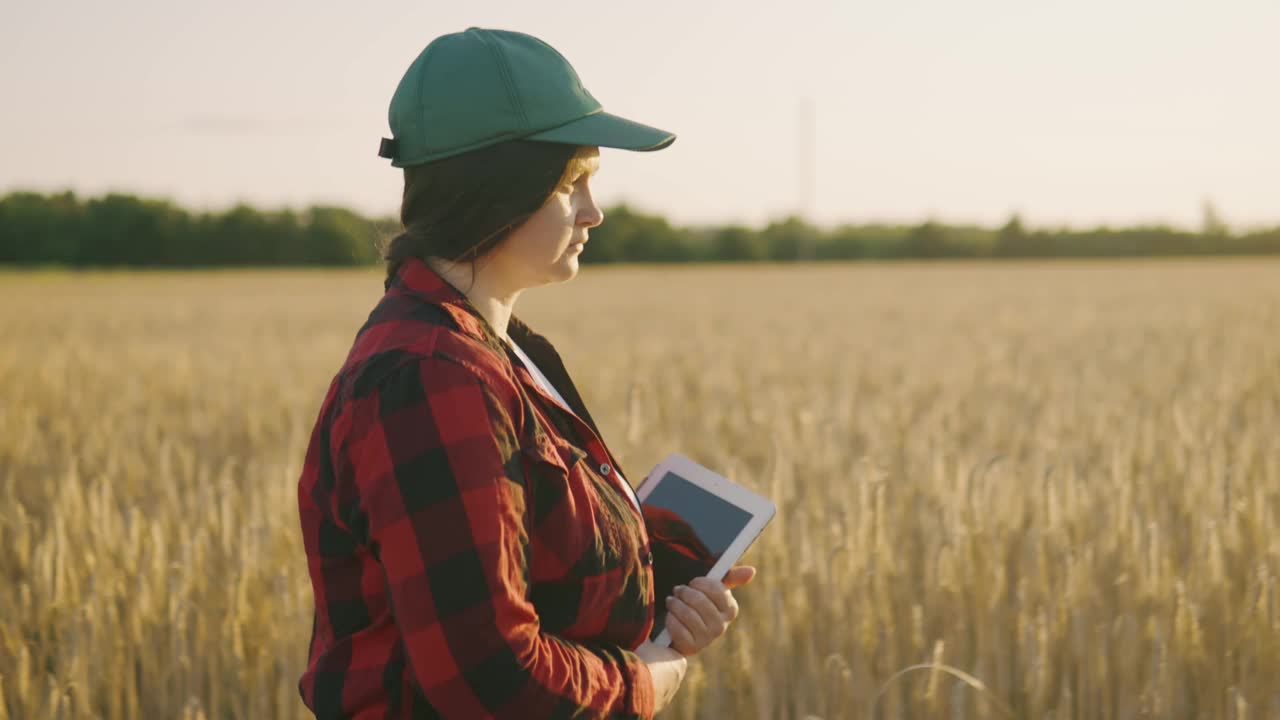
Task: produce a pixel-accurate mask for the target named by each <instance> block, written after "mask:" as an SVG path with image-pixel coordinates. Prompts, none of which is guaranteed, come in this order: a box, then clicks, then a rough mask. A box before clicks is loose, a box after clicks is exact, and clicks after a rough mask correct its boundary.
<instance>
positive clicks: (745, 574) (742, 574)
mask: <svg viewBox="0 0 1280 720" xmlns="http://www.w3.org/2000/svg"><path fill="white" fill-rule="evenodd" d="M755 576H756V569H755V567H754V566H752V565H735V566H734V567H731V568H729V572H727V573H725V574H724V586H725V587H727V588H729V589H730V590H732V589H734V588H740V587H742V586H743V585H746V584H747V583H749V582H751V580H752V579H753V578H754V577H755Z"/></svg>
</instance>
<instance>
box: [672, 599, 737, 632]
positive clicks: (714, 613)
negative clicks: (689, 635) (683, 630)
mask: <svg viewBox="0 0 1280 720" xmlns="http://www.w3.org/2000/svg"><path fill="white" fill-rule="evenodd" d="M726 592H727V591H726ZM675 594H676V597H677V598H678V599H680V600H682V601H683V602H684V604H685V605H688V606H689V608H691V609H692V610H693V611H694V612H695V613H697V615H698V620H699V621H701V629H704V630H706V634H707V642H710V641H711V640H714V639H715V638H717V637H719V636H720V635H721V634H723V633H724V631H725V628H726V627H728V625H729V621H728V620H727V619H726V618H725V616H724V615H723V614H722V613H721V612H720V608H719V606H717V605H716V603H715V601H713V600H712V599H711V598H710V597H708V596H707V594H706V592H705V591H703V590H701V589H699V588H696V587H680V586H677V588H676V590H675ZM682 619H683V618H682ZM685 624H686V625H688V624H689V623H688V622H686V623H685ZM690 629H691V630H693V631H694V633H695V634H697V633H698V631H699V628H698V627H690Z"/></svg>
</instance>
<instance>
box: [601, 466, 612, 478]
mask: <svg viewBox="0 0 1280 720" xmlns="http://www.w3.org/2000/svg"><path fill="white" fill-rule="evenodd" d="M611 472H613V468H611V467H609V463H601V464H600V474H601V475H605V476H608V475H609V473H611Z"/></svg>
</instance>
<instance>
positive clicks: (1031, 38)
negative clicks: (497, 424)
mask: <svg viewBox="0 0 1280 720" xmlns="http://www.w3.org/2000/svg"><path fill="white" fill-rule="evenodd" d="M473 25H475V26H480V27H491V28H502V29H509V30H519V31H522V32H527V33H530V34H533V35H536V36H538V37H540V38H542V39H543V40H546V41H547V42H548V43H550V44H551V45H552V46H554V47H555V48H557V49H558V50H560V51H561V53H562V54H564V55H565V56H566V57H567V58H568V59H569V61H570V62H571V63H572V64H573V65H574V67H575V68H576V69H577V71H578V74H579V75H580V76H581V77H582V80H583V82H584V84H585V85H586V87H587V88H588V89H589V90H590V91H591V92H592V94H594V95H595V96H596V98H597V99H599V100H600V101H601V102H602V103H603V104H604V107H605V109H606V110H608V111H610V112H613V113H616V114H620V115H623V116H624V117H629V118H631V119H634V120H638V121H640V122H645V123H648V124H651V125H656V126H658V127H661V128H664V129H667V130H671V131H673V132H675V133H676V134H677V135H678V136H679V138H678V139H677V140H676V142H675V144H674V145H672V146H671V147H670V148H668V149H667V150H663V151H661V152H657V153H630V152H626V151H622V150H605V151H604V154H603V158H602V167H601V172H600V174H599V175H598V176H597V178H596V180H595V181H594V183H593V185H594V187H595V189H596V194H597V196H598V198H599V199H600V200H601V201H602V202H603V203H606V204H612V203H614V202H617V201H622V200H626V201H629V202H631V203H633V204H634V205H636V206H638V207H640V208H642V209H646V210H651V211H655V212H659V213H661V214H664V215H666V216H667V217H669V218H671V219H672V220H673V221H675V222H677V223H682V224H683V223H723V222H743V223H746V224H749V225H759V224H761V223H763V222H765V221H767V220H769V219H771V218H774V217H779V216H782V215H784V214H787V213H791V212H794V211H796V210H797V209H799V208H803V207H805V206H806V203H807V206H808V208H810V211H811V212H810V214H809V216H810V217H811V218H812V219H813V220H815V221H817V222H819V223H821V224H827V225H829V224H834V223H840V222H859V223H861V222H872V221H888V222H918V221H921V220H923V219H925V218H928V217H933V218H935V219H938V220H941V221H944V222H956V223H959V222H974V223H981V224H986V225H995V224H999V223H1001V222H1003V221H1004V220H1005V219H1006V218H1007V217H1008V216H1009V214H1010V213H1011V212H1014V211H1017V212H1020V213H1021V214H1022V216H1023V218H1024V220H1025V221H1026V222H1028V223H1029V224H1031V225H1036V226H1045V225H1066V224H1069V225H1073V226H1080V227H1087V226H1093V225H1096V224H1100V223H1109V224H1112V225H1125V224H1133V223H1139V222H1160V221H1164V222H1169V223H1172V224H1175V225H1184V226H1195V225H1197V224H1198V223H1199V219H1200V214H1201V205H1202V203H1203V202H1204V201H1205V200H1206V199H1209V200H1211V201H1212V202H1213V203H1214V204H1215V205H1216V206H1217V208H1218V210H1219V212H1220V213H1221V214H1222V215H1223V216H1224V218H1225V219H1226V220H1227V221H1228V222H1229V223H1231V224H1232V225H1233V226H1234V227H1237V228H1242V227H1248V226H1253V225H1259V224H1278V223H1280V91H1278V90H1277V87H1280V79H1278V78H1280V41H1278V40H1277V38H1280V2H1277V1H1276V0H1219V1H1216V2H1209V0H1201V1H1199V2H1186V1H1184V0H1070V1H1067V0H1058V1H1056V2H1049V1H1046V0H1018V1H1008V0H965V1H963V2H957V1H955V0H948V1H944V0H928V1H925V0H895V1H893V2H835V1H834V0H826V1H818V0H787V1H786V2H780V1H777V0H770V1H768V2H761V1H757V0H739V1H738V2H729V1H727V0H682V1H681V2H675V1H670V0H650V1H649V2H642V3H636V2H600V1H599V0H595V1H593V2H586V1H581V0H561V1H560V2H552V3H534V2H525V1H517V0H505V1H502V2H498V1H486V0H465V1H455V2H449V3H443V2H432V3H427V2H405V1H396V2H375V3H348V2H315V1H314V0H310V1H307V2H303V1H301V0H287V1H286V0H276V1H273V0H255V1H253V2H248V1H247V0H221V1H219V2H172V1H171V0H170V1H168V2H160V1H158V0H115V1H113V2H102V1H95V2H88V1H87V0H69V1H59V0H48V1H47V2H12V3H4V4H3V6H0V193H5V192H8V191H11V190H14V189H32V190H38V191H42V192H51V191H56V190H61V189H66V188H71V189H74V190H76V191H77V192H79V193H81V194H84V195H99V194H101V193H103V192H106V191H108V190H115V191H121V192H131V193H137V194H142V195H146V196H150V197H165V198H170V199H172V200H174V201H176V202H177V203H178V204H180V205H183V206H185V207H187V208H190V209H215V210H217V209H225V208H227V207H229V206H230V205H231V204H233V203H234V202H236V201H246V202H249V203H251V204H254V205H256V206H258V207H261V208H279V207H283V206H291V207H294V208H302V207H305V206H306V205H309V204H313V203H325V204H337V205H343V206H346V207H350V208H353V209H355V210H358V211H360V212H363V213H368V214H377V215H390V214H394V213H396V212H397V210H398V203H399V199H400V190H401V187H402V176H401V172H400V170H398V169H395V168H392V167H391V166H390V164H389V162H388V161H387V160H385V159H383V158H380V157H378V156H377V148H378V141H379V138H381V137H383V136H384V135H388V136H389V135H390V129H389V127H388V126H387V106H388V104H389V103H390V100H391V95H392V93H393V92H394V90H395V87H396V84H397V83H398V82H399V81H400V77H401V76H402V75H403V73H404V70H405V68H407V67H408V65H409V63H410V62H412V60H413V59H414V58H415V57H416V56H417V55H418V53H419V52H420V51H421V50H422V48H423V47H424V46H425V45H426V44H427V43H428V42H429V41H430V40H431V39H432V38H434V37H436V36H437V35H441V34H444V33H449V32H456V31H461V30H464V29H466V28H467V27H470V26H473ZM806 101H808V102H811V103H812V107H813V114H814V117H815V123H814V128H815V131H814V135H813V137H814V145H815V148H816V150H815V157H816V161H815V168H814V172H813V178H814V192H813V193H812V195H811V196H810V198H809V199H808V200H807V201H806V200H805V199H804V197H803V192H802V188H803V187H804V186H805V183H804V181H803V179H802V177H801V176H802V175H803V174H804V173H802V172H801V167H803V163H802V162H801V160H800V157H801V153H800V149H801V147H802V143H801V140H800V137H801V131H800V128H801V126H802V123H801V121H800V118H801V117H802V113H801V106H802V103H804V102H806ZM606 222H607V220H606Z"/></svg>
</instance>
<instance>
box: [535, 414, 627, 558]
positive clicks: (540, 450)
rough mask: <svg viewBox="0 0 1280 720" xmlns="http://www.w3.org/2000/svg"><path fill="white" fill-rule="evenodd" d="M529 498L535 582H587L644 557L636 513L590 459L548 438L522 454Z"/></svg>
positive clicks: (558, 440) (567, 445) (538, 441)
mask: <svg viewBox="0 0 1280 720" xmlns="http://www.w3.org/2000/svg"><path fill="white" fill-rule="evenodd" d="M521 454H522V455H523V456H524V463H525V477H526V478H527V480H528V492H529V509H530V514H529V524H530V527H529V536H530V540H531V545H532V557H531V558H530V561H531V566H532V567H531V568H530V570H531V577H532V579H533V580H535V581H538V580H557V579H564V578H577V579H586V578H590V577H592V576H595V575H600V574H603V573H607V572H610V571H615V570H617V569H619V568H620V566H622V565H623V564H624V562H623V560H624V559H626V558H628V557H631V556H634V557H638V556H639V555H640V554H641V553H640V550H641V548H640V547H639V545H640V539H639V536H638V533H637V532H636V531H635V528H634V527H633V525H632V523H635V522H637V521H636V520H635V519H634V518H633V516H634V511H632V510H631V509H630V508H629V507H628V506H627V505H623V504H622V503H626V502H627V501H626V499H625V498H623V497H622V496H621V495H620V494H619V493H618V492H617V491H615V490H614V489H613V488H611V487H610V486H609V485H607V483H608V481H607V480H605V479H604V478H603V477H601V476H599V475H598V474H597V473H596V472H595V470H594V467H593V465H592V463H591V460H590V457H589V456H588V455H587V453H585V452H583V451H582V450H581V449H579V448H577V447H575V446H573V445H571V444H569V443H568V442H566V441H565V440H563V439H561V438H559V437H557V436H555V435H551V434H549V433H546V434H542V435H540V436H539V439H538V440H537V441H535V442H531V443H528V444H526V445H525V446H524V447H522V448H521Z"/></svg>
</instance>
